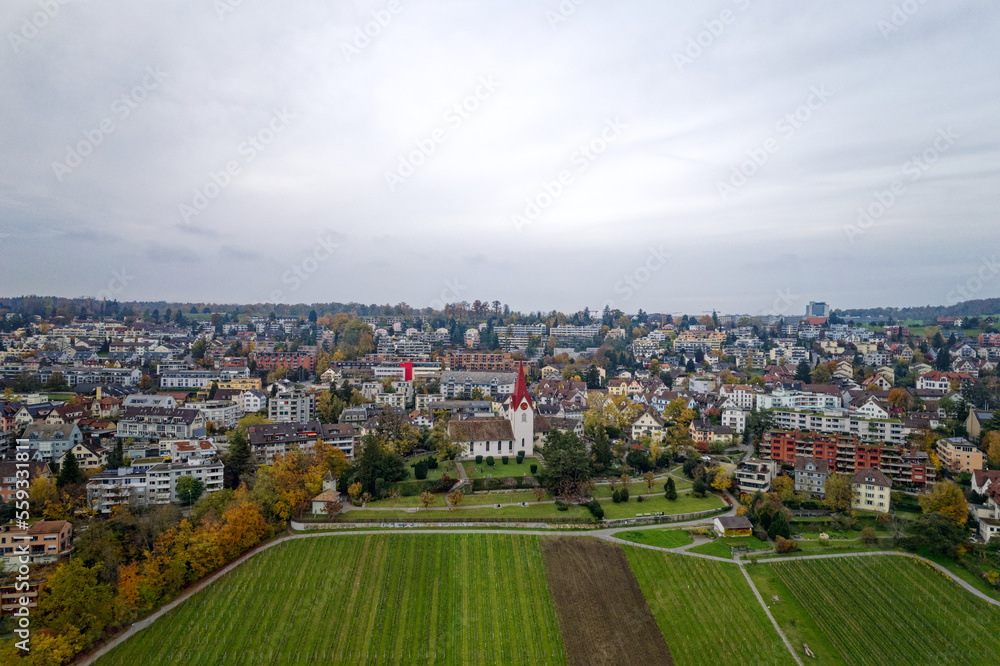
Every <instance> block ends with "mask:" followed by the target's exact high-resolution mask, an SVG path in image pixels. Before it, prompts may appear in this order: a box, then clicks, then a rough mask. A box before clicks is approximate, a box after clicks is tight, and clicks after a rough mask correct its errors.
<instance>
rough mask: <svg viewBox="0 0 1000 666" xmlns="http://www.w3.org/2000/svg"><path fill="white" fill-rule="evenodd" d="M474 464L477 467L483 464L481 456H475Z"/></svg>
mask: <svg viewBox="0 0 1000 666" xmlns="http://www.w3.org/2000/svg"><path fill="white" fill-rule="evenodd" d="M476 464H477V465H482V464H483V457H482V456H476Z"/></svg>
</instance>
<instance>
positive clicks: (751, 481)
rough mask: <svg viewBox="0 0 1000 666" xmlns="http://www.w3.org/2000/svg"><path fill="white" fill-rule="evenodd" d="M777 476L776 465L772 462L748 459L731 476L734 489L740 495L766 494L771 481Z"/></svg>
mask: <svg viewBox="0 0 1000 666" xmlns="http://www.w3.org/2000/svg"><path fill="white" fill-rule="evenodd" d="M777 474H778V463H777V462H775V461H773V460H760V459H757V458H750V459H748V460H747V461H745V462H744V463H743V464H741V465H740V466H739V467H738V468H737V469H736V472H735V473H734V474H733V482H734V485H735V489H737V490H738V491H739V492H741V493H754V492H757V491H758V490H759V491H761V492H765V493H766V492H767V491H769V490H770V489H771V481H773V480H774V477H775V476H777Z"/></svg>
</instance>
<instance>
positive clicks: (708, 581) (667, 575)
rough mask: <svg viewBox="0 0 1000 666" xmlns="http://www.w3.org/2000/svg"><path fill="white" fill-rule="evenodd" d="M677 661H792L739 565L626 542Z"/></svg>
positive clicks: (652, 607)
mask: <svg viewBox="0 0 1000 666" xmlns="http://www.w3.org/2000/svg"><path fill="white" fill-rule="evenodd" d="M625 553H626V555H627V556H628V560H629V564H630V565H631V566H632V571H634V572H635V576H636V578H637V579H638V581H639V587H640V588H642V592H643V594H644V595H645V597H646V601H647V602H648V603H649V607H650V608H651V609H652V611H653V616H654V617H655V618H656V622H657V624H659V625H660V631H662V632H663V637H664V638H665V639H666V640H667V645H668V646H669V647H670V652H671V654H672V655H673V657H674V660H675V661H676V662H677V663H678V664H713V665H714V664H772V665H773V664H794V663H795V661H794V660H793V659H792V655H791V654H790V653H789V652H788V648H786V647H785V645H784V644H783V643H782V642H781V638H780V637H779V636H778V632H776V631H775V630H774V626H773V625H772V624H771V622H770V620H768V619H767V615H766V614H765V613H764V609H763V608H761V606H760V604H759V603H758V602H757V599H756V598H755V597H754V595H753V591H752V590H751V589H750V586H749V585H747V582H746V579H745V578H743V574H742V573H740V568H739V567H737V566H735V565H733V564H725V563H723V562H712V561H710V560H704V559H700V558H697V557H687V556H685V555H674V554H672V553H663V552H660V551H656V550H649V549H647V548H638V547H635V546H626V547H625Z"/></svg>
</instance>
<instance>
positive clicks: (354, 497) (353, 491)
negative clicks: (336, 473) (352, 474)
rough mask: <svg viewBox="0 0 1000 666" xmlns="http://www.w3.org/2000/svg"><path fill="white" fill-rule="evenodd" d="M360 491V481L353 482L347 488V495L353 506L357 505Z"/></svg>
mask: <svg viewBox="0 0 1000 666" xmlns="http://www.w3.org/2000/svg"><path fill="white" fill-rule="evenodd" d="M361 490H362V486H361V482H360V481H355V482H354V483H352V484H351V485H350V486H348V487H347V495H348V497H350V498H351V502H352V503H353V504H354V505H355V506H357V505H358V498H359V497H361Z"/></svg>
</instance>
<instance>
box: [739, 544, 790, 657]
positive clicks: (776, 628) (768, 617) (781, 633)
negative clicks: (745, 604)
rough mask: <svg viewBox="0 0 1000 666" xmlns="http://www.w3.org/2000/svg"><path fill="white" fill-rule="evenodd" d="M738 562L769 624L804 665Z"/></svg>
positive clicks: (741, 564) (744, 569)
mask: <svg viewBox="0 0 1000 666" xmlns="http://www.w3.org/2000/svg"><path fill="white" fill-rule="evenodd" d="M738 564H739V565H740V573H742V574H743V577H744V578H746V579H747V585H749V586H750V589H751V590H753V596H755V597H757V601H758V602H760V607H761V608H763V609H764V612H765V613H767V619H769V620H770V621H771V624H773V625H774V630H775V631H777V632H778V635H779V636H781V641H782V642H783V643H784V644H785V647H786V648H788V651H789V652H791V653H792V658H793V659H795V661H796V663H798V665H799V666H805V665H804V664H803V663H802V659H800V658H799V655H798V654H796V653H795V648H793V647H792V644H791V643H790V642H789V641H788V637H787V636H785V632H783V631H782V630H781V627H779V626H778V621H777V620H775V619H774V616H773V615H771V609H770V608H768V607H767V604H766V603H764V599H763V597H761V596H760V592H758V591H757V586H756V585H754V584H753V579H752V578H750V574H748V573H747V568H746V567H745V566H743V562H742V561H741V562H738Z"/></svg>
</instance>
